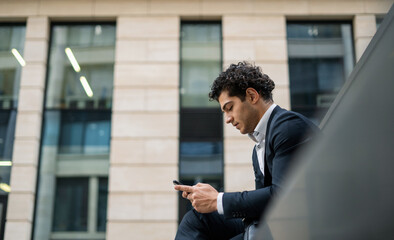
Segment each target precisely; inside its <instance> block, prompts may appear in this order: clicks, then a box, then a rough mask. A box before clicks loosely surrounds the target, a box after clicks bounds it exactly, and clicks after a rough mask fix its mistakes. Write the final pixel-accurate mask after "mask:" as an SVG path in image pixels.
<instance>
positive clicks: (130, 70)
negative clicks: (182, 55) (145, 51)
mask: <svg viewBox="0 0 394 240" xmlns="http://www.w3.org/2000/svg"><path fill="white" fill-rule="evenodd" d="M114 85H115V86H122V87H124V86H128V87H141V86H152V87H153V86H154V87H176V88H177V87H178V86H179V65H178V63H169V64H168V63H163V64H161V63H158V64H157V63H117V64H116V65H115V78H114Z"/></svg>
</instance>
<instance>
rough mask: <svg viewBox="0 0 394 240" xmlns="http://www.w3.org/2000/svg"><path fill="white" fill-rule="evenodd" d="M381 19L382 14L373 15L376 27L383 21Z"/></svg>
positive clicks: (382, 17)
mask: <svg viewBox="0 0 394 240" xmlns="http://www.w3.org/2000/svg"><path fill="white" fill-rule="evenodd" d="M383 19H384V15H379V16H376V17H375V20H376V29H379V27H380V24H382V22H383Z"/></svg>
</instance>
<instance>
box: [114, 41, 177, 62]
mask: <svg viewBox="0 0 394 240" xmlns="http://www.w3.org/2000/svg"><path fill="white" fill-rule="evenodd" d="M178 60H179V40H178V39H174V40H151V39H148V40H118V41H117V46H116V57H115V61H116V62H151V63H152V62H177V61H178Z"/></svg>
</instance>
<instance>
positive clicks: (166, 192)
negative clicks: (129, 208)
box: [109, 182, 177, 196]
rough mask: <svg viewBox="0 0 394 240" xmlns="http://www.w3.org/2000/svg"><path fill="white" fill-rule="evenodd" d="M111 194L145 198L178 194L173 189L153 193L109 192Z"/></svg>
mask: <svg viewBox="0 0 394 240" xmlns="http://www.w3.org/2000/svg"><path fill="white" fill-rule="evenodd" d="M169 184H172V183H171V182H169ZM109 193H110V194H111V195H112V196H114V195H117V196H126V195H138V196H145V195H155V194H157V195H173V194H174V193H177V192H176V191H173V189H171V190H170V191H168V190H167V191H151V192H149V191H148V192H147V191H132V192H130V191H127V192H126V191H111V190H110V191H109Z"/></svg>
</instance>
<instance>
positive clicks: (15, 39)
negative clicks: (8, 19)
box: [0, 25, 26, 109]
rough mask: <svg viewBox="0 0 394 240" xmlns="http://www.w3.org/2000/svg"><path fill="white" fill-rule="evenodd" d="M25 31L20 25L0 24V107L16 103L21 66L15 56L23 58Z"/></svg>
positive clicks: (14, 106) (14, 105) (8, 107)
mask: <svg viewBox="0 0 394 240" xmlns="http://www.w3.org/2000/svg"><path fill="white" fill-rule="evenodd" d="M25 31H26V27H25V26H22V25H20V26H13V25H0V109H12V108H16V105H17V97H18V93H19V83H20V77H21V72H22V66H21V63H19V62H18V60H17V58H16V56H18V55H20V57H22V58H23V48H24V44H25Z"/></svg>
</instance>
